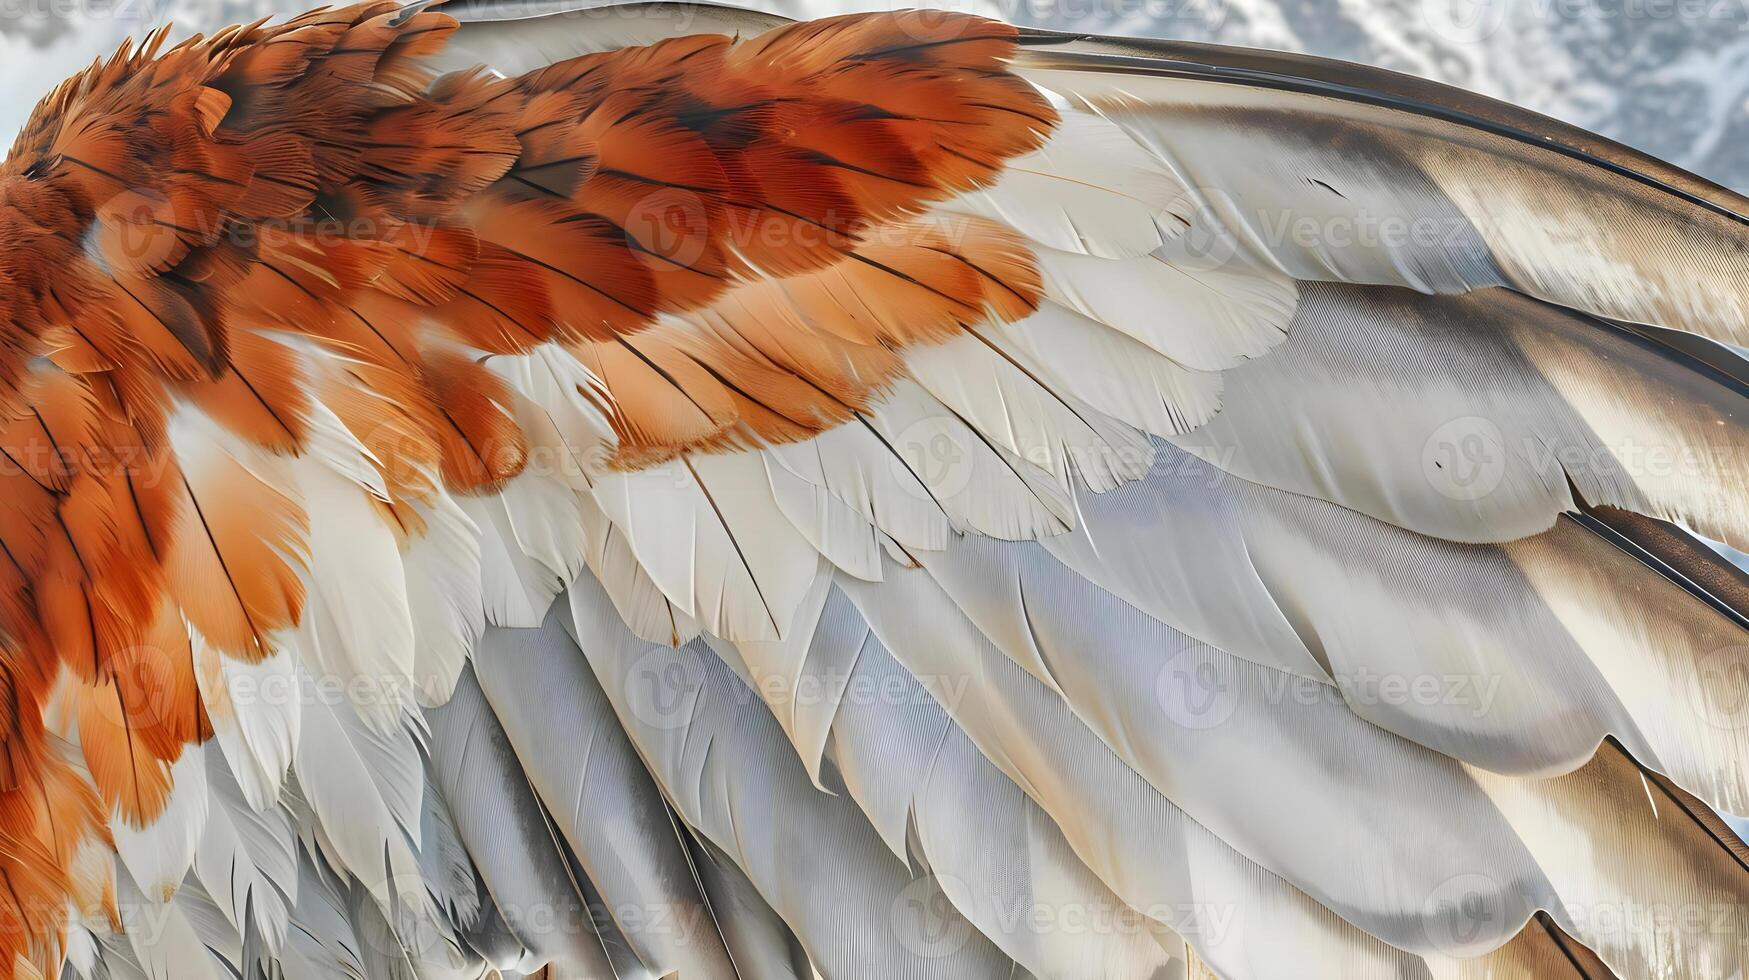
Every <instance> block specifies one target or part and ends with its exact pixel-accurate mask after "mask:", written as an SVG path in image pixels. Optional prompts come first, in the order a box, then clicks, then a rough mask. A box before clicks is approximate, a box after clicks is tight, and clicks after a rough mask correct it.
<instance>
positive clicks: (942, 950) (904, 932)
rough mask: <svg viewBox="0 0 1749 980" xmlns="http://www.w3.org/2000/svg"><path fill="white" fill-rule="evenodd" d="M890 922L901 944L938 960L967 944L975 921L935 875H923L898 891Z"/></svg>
mask: <svg viewBox="0 0 1749 980" xmlns="http://www.w3.org/2000/svg"><path fill="white" fill-rule="evenodd" d="M887 924H888V925H889V926H890V927H891V928H892V930H893V938H895V939H897V940H898V941H899V945H900V946H903V947H904V948H905V949H907V950H909V951H911V952H912V953H914V954H916V955H917V956H919V957H922V958H923V959H926V960H939V959H945V958H946V957H949V956H952V955H954V954H955V953H958V952H959V951H960V950H962V949H965V948H966V944H967V943H969V942H971V941H972V935H973V930H972V925H971V923H969V922H967V921H966V918H965V916H963V915H961V914H960V912H959V909H957V908H955V907H954V904H953V901H952V900H951V899H949V898H948V897H947V895H946V894H945V893H943V892H942V890H941V885H940V883H939V882H937V881H936V880H935V876H934V875H928V874H925V875H921V876H919V877H917V878H914V879H912V880H911V883H910V884H908V885H906V886H905V887H904V888H903V889H901V890H900V891H899V894H898V896H897V897H896V898H894V899H893V903H892V905H891V906H890V907H889V908H888V909H887Z"/></svg>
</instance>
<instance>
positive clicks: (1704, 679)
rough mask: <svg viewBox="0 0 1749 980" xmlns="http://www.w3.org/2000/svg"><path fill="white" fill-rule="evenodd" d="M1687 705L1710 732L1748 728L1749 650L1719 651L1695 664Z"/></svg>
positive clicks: (1689, 676)
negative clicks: (1715, 729) (1710, 728)
mask: <svg viewBox="0 0 1749 980" xmlns="http://www.w3.org/2000/svg"><path fill="white" fill-rule="evenodd" d="M1688 704H1689V707H1691V708H1693V709H1694V711H1695V713H1696V714H1698V715H1700V717H1701V718H1702V719H1703V720H1705V721H1706V723H1707V724H1708V725H1711V726H1712V727H1714V728H1721V729H1726V730H1731V731H1734V730H1736V729H1739V728H1743V727H1745V726H1749V646H1727V647H1720V648H1719V649H1717V650H1714V651H1712V652H1710V653H1708V654H1707V655H1706V656H1704V657H1701V658H1700V659H1699V660H1697V661H1695V664H1694V668H1693V670H1692V672H1691V673H1690V674H1689V675H1688Z"/></svg>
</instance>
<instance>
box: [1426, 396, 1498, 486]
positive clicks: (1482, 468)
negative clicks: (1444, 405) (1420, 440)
mask: <svg viewBox="0 0 1749 980" xmlns="http://www.w3.org/2000/svg"><path fill="white" fill-rule="evenodd" d="M1421 475H1422V476H1424V477H1426V478H1427V484H1428V486H1431V487H1432V488H1433V489H1434V490H1436V491H1438V492H1439V493H1440V494H1442V495H1444V496H1446V497H1449V498H1451V499H1452V500H1480V499H1482V498H1483V497H1486V496H1488V495H1489V494H1491V493H1493V492H1494V491H1495V490H1496V489H1497V488H1498V487H1499V486H1500V481H1501V480H1502V479H1504V478H1505V476H1506V438H1505V437H1504V436H1503V435H1501V434H1500V427H1499V426H1497V425H1495V424H1494V422H1493V420H1492V419H1486V418H1483V417H1481V416H1479V415H1469V416H1465V417H1463V418H1459V419H1453V420H1451V421H1450V422H1447V423H1445V424H1444V425H1441V426H1440V427H1439V428H1437V429H1435V430H1433V434H1432V435H1429V436H1428V437H1427V441H1426V442H1425V443H1424V444H1423V445H1422V447H1421Z"/></svg>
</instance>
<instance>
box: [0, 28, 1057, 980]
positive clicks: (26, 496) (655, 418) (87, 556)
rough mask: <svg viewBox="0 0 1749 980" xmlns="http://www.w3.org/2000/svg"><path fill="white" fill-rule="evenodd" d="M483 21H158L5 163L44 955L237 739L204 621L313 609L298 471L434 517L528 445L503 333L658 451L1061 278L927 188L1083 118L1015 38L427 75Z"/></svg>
mask: <svg viewBox="0 0 1749 980" xmlns="http://www.w3.org/2000/svg"><path fill="white" fill-rule="evenodd" d="M455 26H456V25H455V23H454V21H453V20H451V19H450V18H449V17H447V16H445V15H443V14H442V13H440V12H429V11H428V12H420V13H414V14H410V15H409V14H407V13H405V12H404V11H403V10H402V9H401V8H400V7H399V6H398V5H397V4H396V3H394V2H392V0H377V2H367V3H363V4H360V5H357V6H352V7H346V8H342V9H337V10H328V11H320V12H317V13H313V14H309V15H306V16H304V17H299V18H295V19H293V20H291V21H289V22H287V23H285V24H281V25H277V26H271V25H264V24H257V25H253V26H249V27H242V28H235V29H232V30H228V31H224V32H221V33H220V34H218V35H215V36H214V37H212V38H209V39H196V40H194V41H190V42H187V43H184V44H181V45H177V46H174V47H170V46H167V45H166V43H165V40H164V35H162V34H160V35H158V36H156V37H154V38H153V39H152V40H150V41H148V42H147V43H146V44H145V45H143V46H142V47H140V48H137V49H127V48H124V49H123V50H122V51H120V52H118V53H117V54H116V55H115V56H114V57H113V58H110V59H108V60H106V61H104V62H102V63H100V64H98V65H96V66H94V67H93V68H92V69H90V70H89V71H87V72H85V73H83V74H81V75H80V76H78V77H76V78H74V79H72V80H71V81H69V82H68V83H66V84H65V85H63V86H62V87H61V88H60V89H58V90H57V91H56V92H55V93H54V94H52V95H51V96H50V97H49V98H47V99H46V100H44V102H43V103H42V105H41V106H40V107H39V108H38V110H37V112H36V113H35V114H34V115H33V117H32V119H31V121H30V122H29V123H28V124H27V125H26V127H25V129H24V131H23V133H22V134H21V136H20V138H19V141H18V143H17V145H16V146H15V147H14V150H13V152H12V154H11V156H10V157H9V158H8V159H7V161H6V162H5V163H4V164H3V165H0V239H3V240H5V241H6V242H7V248H6V250H4V251H3V252H0V867H3V869H4V870H0V874H4V875H5V876H6V877H7V881H6V882H5V884H6V885H8V886H9V887H8V888H0V917H3V916H6V915H9V914H11V913H14V912H17V913H19V914H21V915H22V914H23V913H24V911H25V906H30V907H32V908H38V907H40V908H43V909H52V910H53V911H52V912H51V913H49V914H46V915H44V916H41V917H40V921H34V922H30V923H29V924H28V927H27V928H26V929H25V930H23V931H22V932H20V931H17V930H13V931H9V932H5V933H4V934H0V963H3V962H8V961H10V960H14V959H16V960H18V961H30V962H33V963H36V964H39V965H40V967H41V969H42V970H43V972H45V973H53V972H55V971H56V970H57V969H58V966H59V964H58V963H54V962H51V960H52V959H53V957H54V955H55V952H54V951H55V950H57V949H59V948H60V946H59V945H58V942H59V938H60V937H61V936H62V935H63V934H64V933H65V930H66V927H67V918H66V914H67V913H66V910H67V909H68V908H69V907H72V908H77V909H80V910H81V912H82V914H86V915H93V914H113V911H114V886H113V883H112V882H107V881H100V880H96V879H91V878H90V876H88V875H85V876H83V877H82V876H81V874H76V873H75V872H74V870H73V868H74V866H75V864H76V861H75V855H76V854H77V853H80V851H79V849H80V848H81V847H85V846H89V845H92V844H93V843H94V842H95V843H97V844H101V845H102V846H107V837H106V835H105V831H104V830H103V826H102V825H103V822H104V819H105V818H106V817H107V815H108V814H114V815H116V816H118V817H119V818H120V819H122V820H124V821H126V822H128V823H130V824H133V825H135V826H144V825H148V824H150V823H151V821H152V820H153V819H155V818H156V817H157V816H158V814H159V813H160V812H161V811H162V810H163V808H164V806H165V802H166V800H167V799H168V798H169V794H170V791H171V788H172V787H171V785H170V768H169V766H170V763H172V762H173V761H174V760H175V759H177V758H178V757H179V756H180V753H181V752H182V751H183V746H185V745H186V744H188V743H191V742H199V741H201V740H203V739H206V738H208V737H210V736H211V734H212V731H211V722H210V720H209V719H208V717H207V715H206V714H205V709H204V707H203V706H202V704H201V699H200V696H199V693H198V691H199V688H198V685H196V683H195V680H194V677H195V666H194V654H193V651H192V649H191V647H190V631H191V630H198V631H199V633H200V635H201V637H202V638H204V640H205V641H206V642H207V643H209V644H210V645H211V646H212V647H213V648H214V649H215V650H216V651H218V652H219V653H220V654H222V655H224V656H231V657H238V658H243V659H250V660H253V659H256V658H260V657H263V656H266V655H269V654H271V653H273V652H274V645H275V644H276V643H278V642H280V640H281V638H282V637H283V636H284V635H285V634H286V632H287V631H290V630H293V629H294V628H296V627H298V626H299V624H300V620H301V617H302V615H303V609H304V606H305V602H306V577H307V575H308V574H309V573H308V570H307V569H306V567H305V564H306V562H307V561H308V560H309V555H308V553H307V552H308V549H309V541H310V539H311V535H310V526H311V522H312V521H315V520H320V519H321V515H318V514H308V513H306V512H305V509H304V504H303V501H302V500H301V498H300V493H299V491H298V489H297V487H298V485H299V484H298V481H297V480H296V479H292V478H290V477H286V476H285V474H286V473H290V472H292V468H293V467H295V466H297V465H320V464H317V463H310V462H309V460H310V459H311V458H312V457H316V456H319V454H320V453H322V452H326V451H331V450H332V446H331V445H330V443H332V442H334V441H335V440H343V439H344V438H345V437H346V435H348V434H349V435H350V437H351V438H352V439H355V440H356V444H357V446H361V447H362V448H363V455H362V456H361V458H362V459H363V460H364V461H365V464H364V465H366V466H368V467H374V468H375V470H376V472H377V473H378V474H379V475H380V477H381V484H380V490H379V491H378V494H379V496H386V497H387V499H383V500H380V501H379V503H380V505H381V507H380V508H379V512H380V514H381V515H382V516H383V518H384V520H385V521H387V522H389V523H390V524H391V525H392V527H393V528H394V532H395V534H396V536H397V539H398V540H401V541H402V542H403V543H404V544H410V539H411V538H412V537H416V536H417V535H419V534H421V533H422V532H423V529H424V528H425V526H426V521H425V519H424V518H423V517H422V516H421V511H420V509H419V506H418V505H421V504H430V503H432V502H433V500H434V498H435V494H436V492H437V490H438V488H439V486H440V485H441V486H442V487H443V488H444V489H446V490H448V491H451V492H456V493H468V494H479V493H490V492H494V491H496V490H497V489H499V488H500V487H502V486H503V485H504V484H505V483H506V482H507V481H509V480H510V479H512V478H513V477H515V476H516V475H517V474H518V473H520V472H521V471H522V469H523V467H524V466H525V465H527V462H528V458H529V453H530V449H529V445H528V439H527V437H526V436H525V435H524V433H523V432H522V431H521V430H520V429H519V428H518V426H517V423H516V418H517V415H516V409H517V405H518V402H517V398H516V396H514V395H513V394H512V392H511V390H510V389H509V387H508V386H507V385H506V384H505V382H504V381H503V380H502V379H501V377H500V376H499V375H498V374H496V373H494V371H493V370H491V369H490V368H489V366H488V365H489V362H490V359H491V358H493V357H504V356H519V355H526V354H528V353H529V352H531V351H533V350H535V349H536V348H537V347H539V346H540V345H542V344H548V343H557V344H560V345H562V346H563V347H565V348H566V349H567V350H569V351H570V352H571V353H573V354H574V355H575V356H576V358H577V359H578V360H579V361H580V362H581V363H582V364H583V365H584V366H585V367H586V368H587V369H588V370H589V371H591V372H593V375H594V378H593V382H594V383H598V385H595V384H593V383H592V385H591V386H586V387H585V388H580V389H579V390H578V392H577V394H578V395H579V396H581V397H584V398H587V399H591V400H593V401H595V402H597V403H598V404H599V406H600V407H601V409H602V411H603V414H604V415H605V417H607V418H608V420H609V422H610V424H611V425H612V427H613V428H614V429H615V431H616V434H617V435H618V438H619V449H618V455H617V456H616V457H615V458H614V459H613V461H612V462H613V464H614V465H618V466H621V467H634V466H639V465H644V464H647V463H652V462H656V461H659V460H663V459H669V458H672V457H674V456H676V455H679V454H681V453H687V452H698V451H715V450H722V449H728V448H732V447H737V446H746V445H752V444H758V443H770V442H783V441H789V440H797V439H804V438H807V437H809V436H811V435H814V434H816V433H818V432H820V431H822V430H823V429H825V428H827V427H830V426H833V425H837V424H841V423H843V422H845V421H846V420H848V419H850V418H852V417H853V415H854V413H856V412H859V411H862V410H864V409H866V408H868V407H870V406H871V405H872V404H873V403H874V402H875V401H876V400H877V399H878V398H879V396H880V394H881V392H882V391H883V390H884V388H885V386H887V385H888V384H890V383H892V382H893V381H895V380H896V379H897V378H899V377H900V375H901V373H902V371H903V359H902V357H901V356H900V352H901V351H902V349H903V348H905V347H906V346H909V345H915V344H927V343H936V342H940V341H943V340H946V339H948V338H949V337H951V336H953V335H954V334H956V333H957V332H959V331H960V330H962V329H963V328H965V327H968V326H972V325H975V324H977V323H980V322H984V321H987V320H1005V319H1013V318H1016V317H1020V316H1023V315H1025V314H1026V313H1027V312H1029V311H1030V310H1031V309H1032V308H1033V306H1034V305H1035V304H1036V302H1037V297H1038V293H1039V280H1038V275H1037V272H1036V271H1035V270H1034V269H1033V267H1032V262H1031V257H1030V255H1029V254H1028V253H1027V252H1026V250H1025V249H1024V248H1023V247H1022V246H1021V244H1020V242H1019V239H1018V238H1016V237H1015V236H1013V235H1012V234H1010V233H1008V232H1006V231H1004V230H1003V229H1001V228H999V227H997V226H994V225H991V224H989V223H986V222H979V221H975V220H954V221H948V220H945V219H935V218H929V217H924V215H926V214H927V213H928V212H929V210H930V209H931V207H932V206H933V205H935V204H937V203H939V202H941V201H943V200H945V199H947V198H948V197H949V196H951V195H952V194H954V193H956V192H959V191H963V190H965V189H968V188H971V187H974V186H978V185H981V184H983V183H986V182H988V181H990V180H991V179H993V178H994V176H995V174H996V173H997V172H998V170H999V169H1000V168H1001V166H1002V164H1003V162H1004V161H1005V160H1006V159H1008V158H1010V157H1013V156H1015V155H1017V154H1020V153H1024V152H1027V151H1029V150H1032V149H1034V148H1036V147H1037V146H1039V145H1040V143H1041V140H1042V139H1043V136H1044V134H1045V133H1046V132H1048V131H1049V130H1050V129H1051V127H1052V126H1053V125H1054V120H1055V116H1054V114H1053V112H1052V110H1051V109H1050V107H1049V106H1048V104H1046V103H1045V102H1044V101H1043V100H1042V99H1041V98H1040V97H1039V96H1038V95H1037V94H1036V93H1035V92H1034V91H1033V90H1031V89H1030V88H1029V87H1027V86H1026V85H1024V84H1022V83H1021V82H1019V81H1018V80H1016V79H1015V78H1014V77H1012V76H1011V75H1009V74H1008V73H1007V72H1006V71H1004V70H1003V64H1004V62H1005V59H1006V58H1007V57H1008V56H1009V55H1010V54H1011V53H1012V50H1013V32H1012V30H1011V29H1008V28H1005V27H1002V26H1000V25H995V24H992V23H990V22H987V21H983V20H980V19H978V18H973V17H961V16H946V17H933V18H920V17H918V16H917V15H911V14H883V15H873V16H868V17H858V18H844V19H838V20H832V21H824V22H820V23H816V24H812V25H797V26H794V27H787V28H783V29H780V30H778V31H775V32H773V33H772V34H769V35H767V36H764V37H759V38H748V39H737V38H728V37H715V36H701V37H691V38H682V39H677V40H673V41H668V42H663V43H659V44H655V45H651V46H649V47H644V48H631V49H625V50H621V51H615V52H610V53H606V54H598V55H589V56H585V57H581V58H574V59H570V60H567V61H563V62H560V63H558V64H555V65H552V66H550V67H548V68H545V69H542V70H539V71H536V72H533V73H530V74H528V75H526V76H523V77H520V78H508V79H505V78H498V77H495V76H492V75H489V74H487V73H486V72H483V71H465V72H460V73H457V74H452V75H449V76H446V77H443V78H433V77H432V75H431V73H430V72H429V71H428V69H427V68H426V63H425V59H426V58H427V56H429V55H430V54H432V53H433V52H435V51H437V50H439V49H440V48H442V46H443V45H444V44H445V42H446V41H447V39H448V37H449V35H450V34H451V33H452V32H453V30H454V29H455ZM337 426H338V427H339V428H340V429H343V430H344V431H343V432H338V431H335V430H336V427H337ZM322 439H326V440H328V441H329V442H328V443H322V442H320V440H322ZM347 451H352V450H351V449H350V448H349V449H348V450H347ZM51 702H55V703H58V704H59V705H60V709H61V710H62V711H63V713H64V714H67V715H69V717H67V718H65V719H64V720H65V721H67V722H68V725H67V727H66V729H65V730H66V731H75V730H76V732H77V737H78V746H77V748H76V749H68V748H67V747H66V746H62V745H59V744H58V743H57V742H56V738H57V736H56V735H55V734H54V733H52V732H51V731H49V730H48V729H47V728H46V727H45V723H44V713H45V711H47V710H49V708H50V706H51ZM75 719H76V721H77V724H76V725H73V724H71V722H72V721H73V720H75ZM69 752H72V753H73V754H72V755H69V754H68V753H69ZM79 756H82V757H83V760H84V763H85V765H84V766H79V765H77V764H76V759H77V757H79ZM87 771H88V773H87ZM105 909H107V910H108V911H107V912H106V911H104V910H105Z"/></svg>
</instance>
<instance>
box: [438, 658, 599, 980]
mask: <svg viewBox="0 0 1749 980" xmlns="http://www.w3.org/2000/svg"><path fill="white" fill-rule="evenodd" d="M426 718H427V720H428V722H429V724H430V726H431V748H430V752H431V770H432V776H433V784H434V785H433V789H434V790H435V791H437V792H439V793H440V794H441V796H442V798H443V799H444V800H445V801H447V802H448V805H449V807H450V810H451V812H452V813H453V814H454V815H455V827H456V831H457V833H458V835H459V836H460V838H461V841H462V843H463V844H464V845H465V846H466V848H467V851H468V853H469V854H470V855H471V857H472V860H473V862H474V866H475V867H476V868H478V870H479V875H480V879H481V881H482V882H483V883H484V885H485V888H486V891H487V893H488V894H489V897H490V899H491V901H492V903H494V905H495V907H496V908H497V909H499V910H502V913H501V914H503V915H504V916H505V917H506V918H505V923H504V926H505V929H506V931H507V932H508V933H509V934H510V935H511V936H513V937H514V938H515V939H516V941H517V942H518V944H519V946H522V947H526V948H527V949H528V950H529V952H530V953H531V954H532V955H533V956H534V958H535V959H537V960H539V961H540V962H543V963H551V962H557V963H561V964H564V965H566V966H568V967H570V968H574V969H576V970H579V971H582V972H584V973H586V974H588V975H600V976H611V975H613V971H612V969H611V967H609V966H608V964H607V957H606V952H605V950H604V949H603V948H602V945H601V939H600V937H599V936H597V935H596V933H595V928H594V925H593V924H592V923H591V922H590V919H589V912H588V909H587V908H586V907H585V905H584V899H583V896H582V895H581V894H580V893H579V892H578V890H577V886H576V883H575V882H574V881H572V879H571V874H570V869H569V867H568V866H567V864H566V861H565V857H564V855H563V854H562V853H561V851H560V849H559V847H560V845H559V841H558V839H557V838H556V837H555V833H556V830H555V828H554V825H553V823H552V821H551V820H550V819H549V818H548V816H547V814H546V813H545V812H544V811H543V810H542V808H541V804H540V801H539V800H538V799H537V798H536V796H535V794H534V790H533V788H532V787H531V786H530V785H529V783H528V777H527V776H525V775H524V774H523V770H522V763H520V762H519V761H518V760H517V758H516V754H515V751H514V750H513V748H512V747H511V744H510V742H509V739H508V737H507V736H506V735H505V732H504V728H503V726H501V725H500V724H499V722H498V718H497V716H496V715H494V714H493V713H492V709H491V706H490V705H488V704H487V703H486V698H485V695H484V694H483V693H482V692H481V690H480V685H479V683H478V681H476V680H475V679H474V674H473V671H472V670H469V669H464V670H463V672H462V675H461V678H460V680H459V682H458V683H457V685H456V690H455V696H454V697H453V698H451V699H450V701H449V702H448V703H446V704H444V705H443V706H442V707H440V708H434V709H428V710H427V711H426ZM537 912H538V913H540V914H541V915H542V916H543V918H544V919H545V920H547V921H537V920H536V919H535V918H534V916H535V914H536V913H537Z"/></svg>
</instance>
